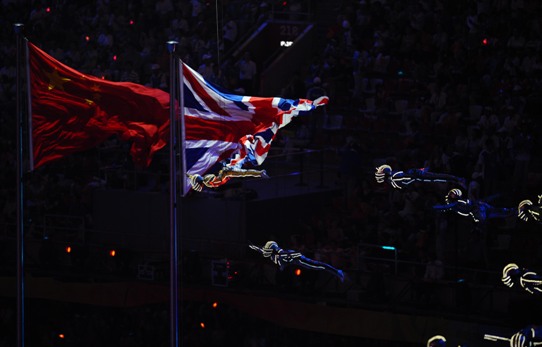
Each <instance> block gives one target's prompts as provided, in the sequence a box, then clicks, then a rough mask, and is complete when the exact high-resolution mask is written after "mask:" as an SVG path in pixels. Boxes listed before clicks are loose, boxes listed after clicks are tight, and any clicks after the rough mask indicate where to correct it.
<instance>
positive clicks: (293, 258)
mask: <svg viewBox="0 0 542 347" xmlns="http://www.w3.org/2000/svg"><path fill="white" fill-rule="evenodd" d="M249 247H250V248H252V249H253V250H255V251H258V252H260V253H261V254H262V255H263V256H264V258H269V259H270V260H271V261H272V262H273V263H275V264H277V265H278V266H279V267H280V269H281V270H283V269H284V267H285V266H286V265H290V264H292V265H298V266H301V267H303V268H305V269H310V270H324V271H327V272H329V273H331V274H332V275H334V276H336V277H338V278H339V279H340V280H341V282H343V281H344V272H343V270H339V269H336V268H334V267H333V266H331V265H329V264H327V263H324V262H321V261H317V260H313V259H310V258H307V257H305V256H304V255H303V254H302V253H301V252H298V251H294V250H291V249H287V250H286V249H282V248H280V247H279V245H278V244H277V243H276V242H275V241H267V242H266V244H265V245H264V246H263V247H258V246H255V245H249Z"/></svg>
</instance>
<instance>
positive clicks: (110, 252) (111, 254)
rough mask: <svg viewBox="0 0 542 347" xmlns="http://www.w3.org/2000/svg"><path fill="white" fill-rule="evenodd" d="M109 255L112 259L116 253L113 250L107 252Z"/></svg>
mask: <svg viewBox="0 0 542 347" xmlns="http://www.w3.org/2000/svg"><path fill="white" fill-rule="evenodd" d="M109 255H110V256H112V257H114V256H115V255H117V251H115V250H114V249H112V250H110V251H109Z"/></svg>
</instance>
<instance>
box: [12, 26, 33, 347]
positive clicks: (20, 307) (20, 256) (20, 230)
mask: <svg viewBox="0 0 542 347" xmlns="http://www.w3.org/2000/svg"><path fill="white" fill-rule="evenodd" d="M23 28H24V25H23V24H20V23H17V24H14V29H15V34H16V35H17V71H16V74H17V76H16V80H17V82H16V88H17V92H16V93H17V101H16V102H17V106H16V107H17V346H19V347H24V342H25V341H24V335H25V334H24V328H25V321H24V318H25V317H24V313H25V312H24V289H25V288H24V284H25V282H24V279H25V278H24V213H23V212H24V210H23V207H24V203H23V201H24V200H23V188H24V185H23V177H22V175H23V115H22V109H23V108H22V101H21V100H22V99H21V98H22V93H21V85H22V83H21V60H22V56H23V55H22V49H23ZM28 83H30V81H28Z"/></svg>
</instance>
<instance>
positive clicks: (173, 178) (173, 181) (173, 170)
mask: <svg viewBox="0 0 542 347" xmlns="http://www.w3.org/2000/svg"><path fill="white" fill-rule="evenodd" d="M177 43H178V42H177V41H168V42H167V47H168V51H169V229H170V269H169V275H170V276H169V281H170V284H169V285H170V346H171V347H179V288H178V283H179V270H178V266H179V254H178V244H177V242H178V232H177V165H176V163H177V160H176V148H177V134H176V132H177V126H176V125H177V119H176V118H177V113H176V107H175V106H176V105H175V95H177V94H176V90H177V88H176V81H177V76H176V72H177V71H176V70H177V68H176V64H175V55H174V53H175V49H176V46H177Z"/></svg>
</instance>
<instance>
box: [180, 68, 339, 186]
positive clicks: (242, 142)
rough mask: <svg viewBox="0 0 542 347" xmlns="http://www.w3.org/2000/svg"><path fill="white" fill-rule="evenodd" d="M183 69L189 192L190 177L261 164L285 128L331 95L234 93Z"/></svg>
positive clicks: (186, 182) (189, 69) (186, 183)
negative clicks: (294, 96)
mask: <svg viewBox="0 0 542 347" xmlns="http://www.w3.org/2000/svg"><path fill="white" fill-rule="evenodd" d="M181 70H182V78H181V81H183V88H182V95H183V105H184V135H185V139H184V150H185V154H186V155H185V169H186V174H187V175H186V179H185V181H184V192H187V191H188V190H189V189H191V185H190V178H189V177H190V176H194V175H200V176H203V175H205V174H207V173H212V172H215V171H218V170H219V169H220V168H223V167H230V168H242V167H243V166H244V165H247V166H249V165H250V166H259V165H261V164H262V163H263V161H264V160H265V158H266V157H267V153H268V152H269V149H270V146H271V143H272V142H273V139H275V137H276V135H277V132H278V130H279V129H280V128H282V127H284V126H285V125H287V124H288V123H290V122H291V121H292V119H293V118H294V117H297V116H298V115H303V114H306V113H308V112H310V111H312V110H314V109H315V108H316V107H319V106H323V105H326V104H327V103H328V101H329V99H328V98H327V97H325V96H324V97H320V98H318V99H316V100H314V101H313V100H307V99H296V100H291V99H284V98H280V97H257V96H242V95H235V94H230V93H228V92H224V91H222V88H220V87H219V86H215V85H213V84H211V83H209V82H208V81H206V80H205V79H204V78H203V77H202V76H201V75H200V74H198V73H197V72H196V71H194V70H193V69H192V68H191V67H189V66H188V65H186V64H185V63H183V64H182V69H181ZM225 181H226V180H224V182H225Z"/></svg>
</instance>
